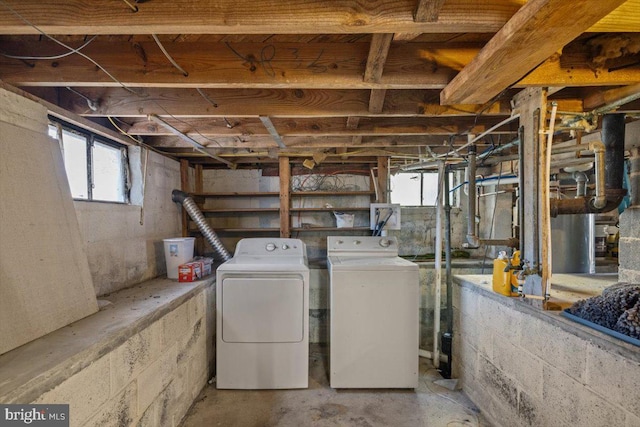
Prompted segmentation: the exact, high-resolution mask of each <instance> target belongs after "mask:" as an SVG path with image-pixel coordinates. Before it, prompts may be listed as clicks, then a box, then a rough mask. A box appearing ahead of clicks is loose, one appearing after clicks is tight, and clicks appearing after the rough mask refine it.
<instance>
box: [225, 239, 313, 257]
mask: <svg viewBox="0 0 640 427" xmlns="http://www.w3.org/2000/svg"><path fill="white" fill-rule="evenodd" d="M244 256H252V257H255V256H289V257H295V256H298V257H304V256H306V248H305V244H304V243H303V242H302V240H300V239H286V238H251V239H242V240H240V241H239V242H238V244H237V245H236V252H235V255H234V257H244Z"/></svg>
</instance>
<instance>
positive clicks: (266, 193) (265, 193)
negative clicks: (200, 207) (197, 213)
mask: <svg viewBox="0 0 640 427" xmlns="http://www.w3.org/2000/svg"><path fill="white" fill-rule="evenodd" d="M191 195H192V196H195V197H275V196H279V195H280V193H278V192H276V191H258V192H249V193H191Z"/></svg>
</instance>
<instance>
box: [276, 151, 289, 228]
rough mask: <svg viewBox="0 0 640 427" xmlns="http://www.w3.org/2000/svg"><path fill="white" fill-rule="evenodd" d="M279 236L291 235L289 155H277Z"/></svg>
mask: <svg viewBox="0 0 640 427" xmlns="http://www.w3.org/2000/svg"><path fill="white" fill-rule="evenodd" d="M278 164H279V172H280V173H279V176H280V237H291V214H290V209H291V164H290V163H289V157H284V156H283V157H279V158H278Z"/></svg>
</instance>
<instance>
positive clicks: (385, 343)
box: [327, 236, 419, 388]
mask: <svg viewBox="0 0 640 427" xmlns="http://www.w3.org/2000/svg"><path fill="white" fill-rule="evenodd" d="M327 258H328V262H327V266H328V269H329V281H330V282H329V304H330V305H329V310H330V314H329V321H330V326H329V337H330V339H329V346H330V349H329V372H330V374H329V381H330V384H331V387H333V388H416V387H417V386H418V346H419V335H418V334H419V330H418V328H419V271H418V265H417V264H415V263H412V262H410V261H407V260H405V259H403V258H400V257H399V256H398V241H397V239H396V238H394V237H368V236H365V237H334V236H330V237H328V239H327Z"/></svg>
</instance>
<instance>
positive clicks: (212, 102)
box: [196, 87, 233, 129]
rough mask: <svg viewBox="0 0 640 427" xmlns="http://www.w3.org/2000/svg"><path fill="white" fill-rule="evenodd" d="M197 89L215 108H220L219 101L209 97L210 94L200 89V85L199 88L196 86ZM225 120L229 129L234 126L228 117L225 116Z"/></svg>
mask: <svg viewBox="0 0 640 427" xmlns="http://www.w3.org/2000/svg"><path fill="white" fill-rule="evenodd" d="M196 90H197V91H198V93H199V94H200V95H201V96H202V97H203V98H204V99H205V100H206V101H207V102H208V103H209V104H211V105H213V107H214V108H218V103H217V102H215V101H214V100H213V99H211V98H209V96H208V95H207V94H206V93H204V92H203V91H202V89H200V88H199V87H197V88H196ZM223 118H224V117H223ZM224 121H225V122H226V123H227V127H228V128H229V129H231V128H232V127H233V126H231V125H230V124H229V122H228V121H227V119H226V118H224Z"/></svg>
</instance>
